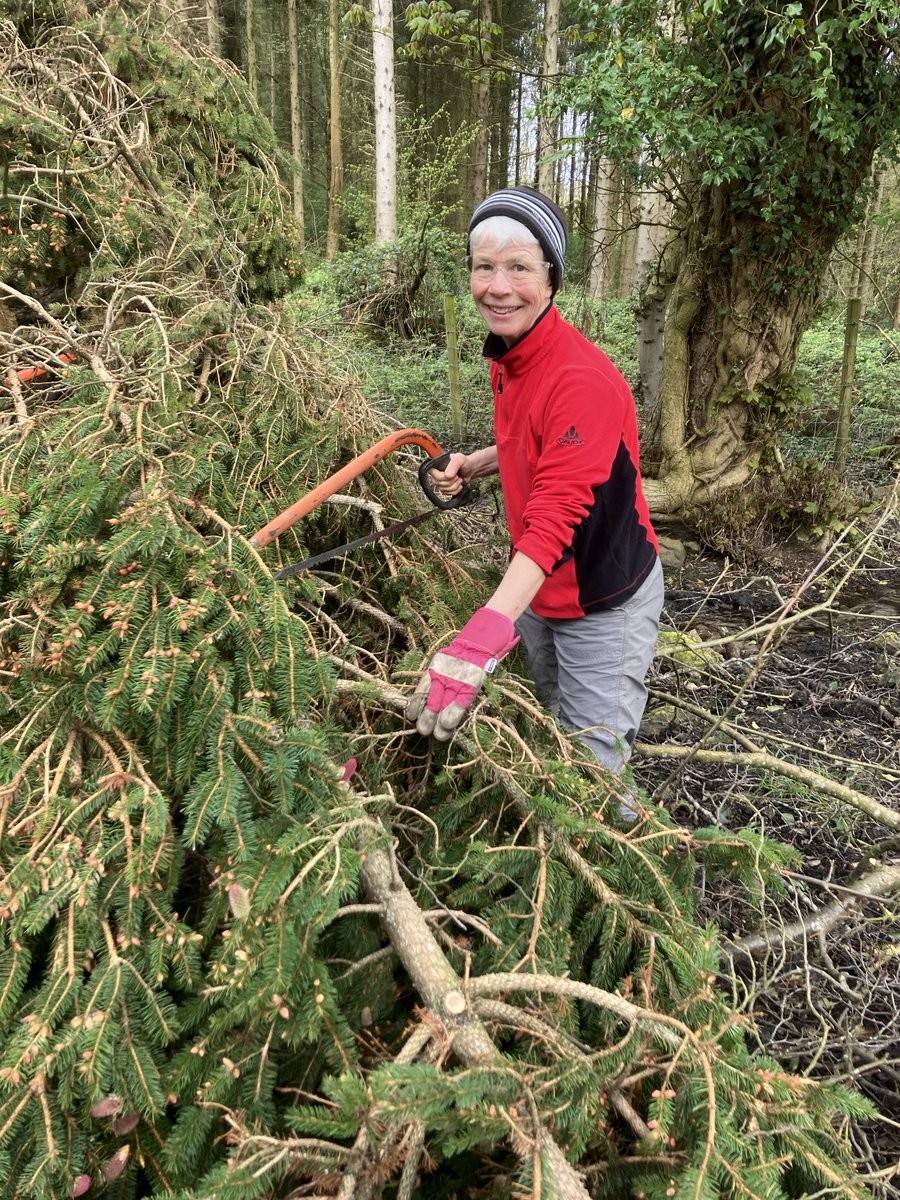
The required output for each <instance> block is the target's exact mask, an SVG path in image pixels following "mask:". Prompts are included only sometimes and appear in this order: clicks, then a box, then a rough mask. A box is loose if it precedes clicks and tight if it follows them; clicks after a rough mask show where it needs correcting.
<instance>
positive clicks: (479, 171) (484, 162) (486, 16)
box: [472, 0, 494, 209]
mask: <svg viewBox="0 0 900 1200" xmlns="http://www.w3.org/2000/svg"><path fill="white" fill-rule="evenodd" d="M493 19H494V16H493V7H492V3H491V0H481V5H480V9H479V22H478V23H479V38H478V41H479V47H480V59H481V62H480V66H479V70H478V78H477V80H476V83H475V145H474V147H473V169H472V208H473V209H475V208H477V207H478V205H479V204H480V203H481V201H482V200H483V199H484V198H485V196H486V195H487V181H488V146H489V144H490V136H489V135H490V125H491V24H492V22H493Z"/></svg>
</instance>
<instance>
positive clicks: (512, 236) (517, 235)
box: [469, 217, 540, 253]
mask: <svg viewBox="0 0 900 1200" xmlns="http://www.w3.org/2000/svg"><path fill="white" fill-rule="evenodd" d="M487 238H490V239H491V240H492V241H494V242H495V243H496V247H495V248H496V249H497V250H504V249H505V248H506V247H507V246H509V245H510V244H512V243H514V244H515V245H517V246H538V247H539V246H540V242H539V241H538V240H537V238H536V237H535V236H534V234H533V233H532V232H531V230H530V229H529V228H528V227H527V225H523V224H522V222H521V221H515V220H513V218H512V217H485V219H484V220H483V221H479V222H478V224H477V225H476V226H475V228H474V229H473V230H472V232H471V233H470V234H469V246H470V247H471V249H472V252H473V253H474V252H475V250H476V249H477V247H478V246H479V245H480V244H481V243H482V242H483V241H485V240H486V239H487Z"/></svg>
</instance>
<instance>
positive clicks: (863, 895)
mask: <svg viewBox="0 0 900 1200" xmlns="http://www.w3.org/2000/svg"><path fill="white" fill-rule="evenodd" d="M842 890H846V889H842ZM898 890H900V866H886V867H884V866H883V867H879V868H878V869H877V870H876V871H871V872H870V873H869V874H868V875H865V876H864V877H863V878H862V879H857V880H855V881H854V884H853V891H852V892H851V893H850V894H849V895H847V896H846V897H845V898H844V899H842V900H835V901H834V903H833V904H828V905H826V906H825V907H824V908H818V909H816V911H815V912H812V913H810V914H809V916H806V917H803V918H802V919H801V920H799V921H794V922H793V924H791V925H783V926H781V927H780V928H774V929H769V928H766V929H763V930H760V931H758V932H757V933H751V934H747V936H746V937H742V938H740V939H739V940H738V941H736V942H732V943H731V945H727V944H726V945H725V946H724V947H723V949H724V950H725V952H726V953H727V954H732V955H737V954H755V953H757V952H759V951H762V950H769V949H772V948H774V947H776V946H785V945H789V944H790V943H791V942H798V941H800V940H801V939H804V938H807V937H810V936H813V935H816V934H822V933H827V931H828V930H829V929H831V928H833V926H835V925H837V923H838V922H839V921H843V920H846V919H847V917H849V916H851V915H852V913H853V911H854V909H856V908H858V907H859V905H860V904H863V903H865V901H866V900H870V899H871V900H885V899H887V898H888V897H889V896H891V895H893V893H894V892H896V891H898Z"/></svg>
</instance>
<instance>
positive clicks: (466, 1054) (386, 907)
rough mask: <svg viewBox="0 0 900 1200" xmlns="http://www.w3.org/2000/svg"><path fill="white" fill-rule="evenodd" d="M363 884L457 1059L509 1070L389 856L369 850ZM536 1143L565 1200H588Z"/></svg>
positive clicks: (575, 1177) (553, 1149)
mask: <svg viewBox="0 0 900 1200" xmlns="http://www.w3.org/2000/svg"><path fill="white" fill-rule="evenodd" d="M360 879H361V881H362V884H363V888H364V890H365V892H366V894H367V895H368V896H369V898H370V900H372V901H373V902H374V903H377V904H379V905H380V906H381V911H382V920H383V922H384V926H385V930H386V932H387V934H388V937H389V938H390V940H391V944H392V945H393V946H394V949H395V950H396V952H397V956H398V957H399V958H400V960H401V962H402V963H403V965H404V967H405V968H406V970H407V973H408V974H409V977H410V979H411V980H412V981H413V984H414V985H415V987H416V990H417V991H418V992H419V995H420V996H421V997H422V1000H423V1002H424V1003H425V1005H426V1007H427V1008H428V1009H429V1010H430V1011H431V1012H432V1013H434V1014H435V1015H436V1016H438V1017H439V1018H440V1020H441V1021H442V1022H443V1024H444V1026H445V1027H446V1029H447V1033H448V1036H449V1038H450V1042H451V1045H452V1047H453V1050H454V1053H455V1054H456V1055H457V1056H458V1057H459V1058H460V1059H461V1060H462V1061H463V1062H464V1063H466V1064H467V1065H477V1064H487V1063H497V1064H498V1065H501V1064H503V1065H505V1063H504V1059H503V1056H502V1055H501V1054H500V1052H499V1050H498V1049H497V1047H496V1046H495V1044H494V1042H493V1040H492V1038H491V1037H490V1034H489V1033H488V1032H487V1030H486V1028H485V1026H484V1024H483V1023H482V1021H481V1020H480V1019H479V1018H478V1016H477V1015H476V1014H475V1012H474V1010H473V1009H472V1007H471V1006H470V1004H469V1003H468V1001H467V1000H466V997H465V994H464V991H463V986H464V985H463V981H462V980H461V979H460V977H459V976H458V975H457V973H456V972H455V971H454V970H453V968H452V967H451V965H450V963H449V962H448V961H447V958H446V956H445V955H444V953H443V951H442V950H441V948H440V947H439V946H438V944H437V941H436V940H435V938H434V935H433V934H432V933H431V931H430V930H429V928H428V924H427V922H426V921H425V918H424V916H423V914H422V910H421V909H420V908H419V906H418V904H417V903H416V901H415V899H414V898H413V896H412V894H411V893H410V892H409V890H408V888H407V887H406V885H405V884H404V883H403V882H402V881H398V882H397V883H395V882H394V878H393V873H392V870H391V863H390V857H389V855H388V853H387V851H386V850H384V849H379V848H377V847H376V846H372V845H368V846H366V849H365V860H364V862H363V864H362V867H361V869H360ZM469 986H470V987H471V981H469ZM534 1135H535V1137H536V1138H537V1139H538V1140H539V1142H540V1145H541V1147H542V1149H543V1150H544V1152H545V1153H547V1155H548V1157H549V1158H550V1161H551V1162H552V1166H553V1172H554V1175H555V1178H556V1183H557V1188H558V1195H559V1198H560V1200H589V1197H588V1193H587V1191H586V1190H585V1187H584V1184H583V1183H582V1181H581V1178H580V1176H579V1174H578V1173H577V1172H576V1171H575V1170H574V1169H573V1168H572V1166H571V1165H570V1164H569V1162H568V1161H567V1159H566V1157H565V1154H564V1153H563V1151H562V1150H561V1149H560V1148H559V1146H558V1145H557V1144H556V1142H555V1141H554V1140H553V1138H552V1136H551V1135H550V1134H549V1133H548V1132H547V1131H546V1130H545V1129H544V1128H543V1127H542V1126H538V1128H537V1129H535V1130H534Z"/></svg>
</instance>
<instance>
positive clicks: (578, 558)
mask: <svg viewBox="0 0 900 1200" xmlns="http://www.w3.org/2000/svg"><path fill="white" fill-rule="evenodd" d="M637 478H638V474H637V469H636V467H635V465H634V463H633V462H632V460H631V455H630V454H629V453H628V449H627V447H626V446H625V442H624V440H622V441H620V442H619V449H618V451H617V452H616V457H615V460H614V462H613V465H612V470H611V472H610V476H609V479H607V481H606V483H602V484H600V485H599V486H598V487H595V488H593V489H592V491H593V494H594V502H593V504H592V505H591V511H590V512H589V513H588V515H587V517H585V519H584V521H583V522H582V523H581V524H580V525H579V526H578V528H577V529H576V530H575V536H574V538H573V539H572V552H573V554H574V556H575V578H576V579H577V581H578V600H579V603H580V604H581V607H582V608H583V609H584V611H585V612H596V611H598V610H601V609H609V608H618V606H619V605H620V604H624V603H625V601H626V600H628V599H629V598H630V597H631V596H633V595H634V593H635V592H636V591H637V590H638V588H639V587H640V586H641V584H642V583H643V582H644V580H645V579H646V578H647V574H648V572H649V571H650V568H651V567H652V566H653V564H654V562H655V561H656V547H655V546H654V545H653V543H652V542H650V541H649V540H648V538H647V531H646V530H645V529H644V527H643V525H641V523H640V520H639V519H638V514H637V510H636V507H635V499H636V496H637ZM565 557H568V556H564V558H565Z"/></svg>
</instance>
